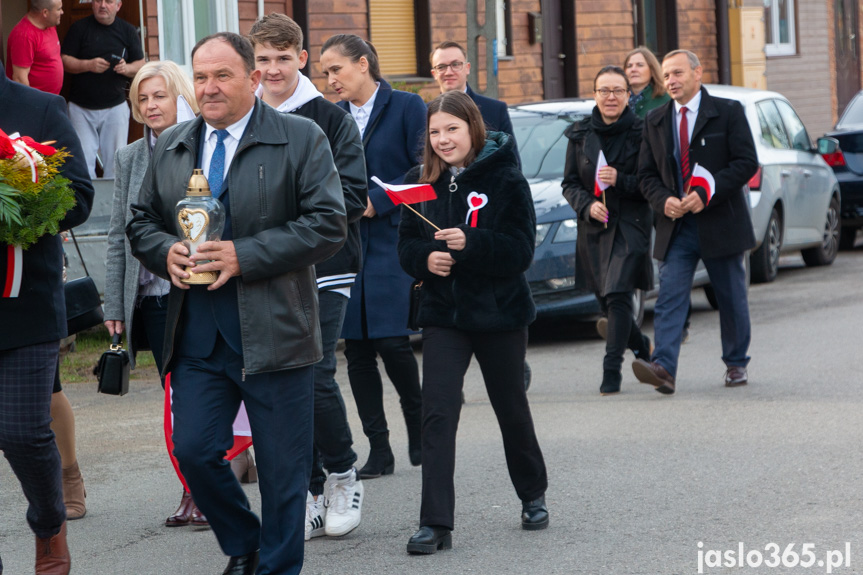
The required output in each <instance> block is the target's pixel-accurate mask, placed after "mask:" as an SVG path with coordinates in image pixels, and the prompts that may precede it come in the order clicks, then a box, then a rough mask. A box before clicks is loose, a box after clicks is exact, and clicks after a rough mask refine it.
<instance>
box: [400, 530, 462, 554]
mask: <svg viewBox="0 0 863 575" xmlns="http://www.w3.org/2000/svg"><path fill="white" fill-rule="evenodd" d="M443 549H452V531H450V530H449V529H447V528H446V527H431V526H428V525H425V526H423V527H420V530H419V531H417V532H416V533H414V535H413V537H411V539H410V541H408V553H410V554H411V555H431V554H432V553H435V552H437V551H438V550H443Z"/></svg>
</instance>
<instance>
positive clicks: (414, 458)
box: [405, 415, 423, 467]
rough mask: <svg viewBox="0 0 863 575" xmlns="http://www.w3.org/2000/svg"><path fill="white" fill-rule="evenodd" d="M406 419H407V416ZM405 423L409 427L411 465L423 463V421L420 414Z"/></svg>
mask: <svg viewBox="0 0 863 575" xmlns="http://www.w3.org/2000/svg"><path fill="white" fill-rule="evenodd" d="M405 419H406V420H407V417H405ZM405 423H406V424H407V428H408V457H409V458H410V460H411V465H413V466H414V467H416V466H417V465H422V462H423V442H422V428H423V423H422V419H421V417H420V416H419V415H417V416H416V417H411V418H410V420H408V421H406V422H405Z"/></svg>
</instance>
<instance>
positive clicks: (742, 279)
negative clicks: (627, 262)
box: [652, 214, 751, 377]
mask: <svg viewBox="0 0 863 575" xmlns="http://www.w3.org/2000/svg"><path fill="white" fill-rule="evenodd" d="M698 260H702V261H704V267H706V268H707V273H708V275H709V276H710V283H711V284H713V290H714V292H715V293H716V299H717V301H718V302H719V328H720V334H721V339H722V361H724V362H725V365H727V366H729V367H730V366H742V367H745V366H746V365H748V364H749V359H750V358H749V356H748V355H746V354H747V352H748V350H749V342H750V339H751V328H750V323H749V301H748V298H747V289H746V267H745V265H744V261H743V254H734V255H730V256H725V257H721V258H706V259H704V258H702V257H701V245H700V243H699V240H698V225H697V223H696V221H695V216H693V215H692V214H687V215H686V216H684V218H683V219H682V220H681V221H680V223H679V224H678V229H677V232H676V234H675V236H674V238H673V239H672V240H671V245H670V246H669V248H668V253H666V254H665V261H664V262H660V264H659V297H657V299H656V306H655V308H654V317H653V329H654V337H655V339H656V349H655V350H654V352H653V358H652V359H653V361H654V362H656V363H658V364H659V365H661V366H662V367H664V368H665V369H666V370H667V371H668V373H669V374H670V375H671V377H677V360H678V357H679V356H680V345H681V343H682V339H683V326H684V324H685V323H686V315H687V311H688V309H689V298H690V291H691V290H692V278H693V276H694V275H695V268H696V266H697V265H698Z"/></svg>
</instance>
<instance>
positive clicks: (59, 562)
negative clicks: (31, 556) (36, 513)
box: [36, 521, 72, 575]
mask: <svg viewBox="0 0 863 575" xmlns="http://www.w3.org/2000/svg"><path fill="white" fill-rule="evenodd" d="M71 569H72V557H71V556H70V555H69V547H68V545H67V544H66V522H65V521H64V522H63V526H62V527H60V532H59V533H58V534H57V535H54V536H53V537H49V538H47V539H40V538H39V537H37V538H36V575H69V571H70V570H71Z"/></svg>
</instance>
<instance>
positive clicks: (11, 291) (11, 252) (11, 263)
mask: <svg viewBox="0 0 863 575" xmlns="http://www.w3.org/2000/svg"><path fill="white" fill-rule="evenodd" d="M23 267H24V252H23V251H22V250H21V246H9V245H7V246H6V282H5V283H4V285H3V297H18V293H19V292H20V291H21V270H22V268H23Z"/></svg>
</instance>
